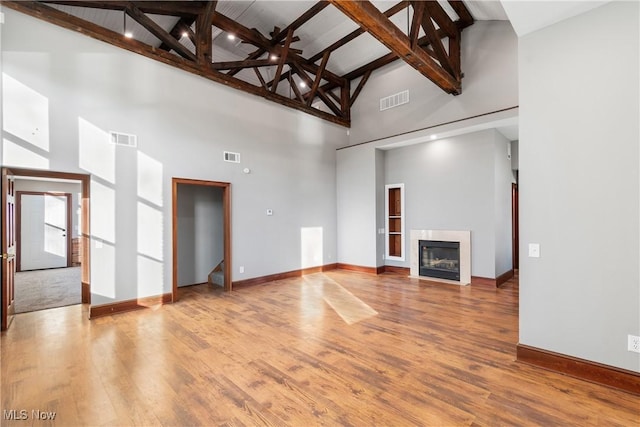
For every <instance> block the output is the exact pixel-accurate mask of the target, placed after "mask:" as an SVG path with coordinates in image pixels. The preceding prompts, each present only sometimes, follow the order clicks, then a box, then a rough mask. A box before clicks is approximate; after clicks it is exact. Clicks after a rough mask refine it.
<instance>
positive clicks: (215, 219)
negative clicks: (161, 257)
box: [172, 178, 231, 302]
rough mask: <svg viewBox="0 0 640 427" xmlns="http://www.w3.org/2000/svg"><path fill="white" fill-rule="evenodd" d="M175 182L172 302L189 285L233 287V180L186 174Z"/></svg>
mask: <svg viewBox="0 0 640 427" xmlns="http://www.w3.org/2000/svg"><path fill="white" fill-rule="evenodd" d="M172 184H173V185H172V191H173V197H172V200H173V215H172V216H173V302H176V301H177V300H178V298H179V295H178V288H179V287H181V286H186V285H194V284H201V283H211V284H212V285H214V286H216V285H219V286H222V287H223V288H224V290H225V291H230V290H231V225H230V223H231V218H230V212H231V207H230V200H231V197H230V192H231V184H229V183H225V182H217V181H202V180H192V179H183V178H173V179H172ZM216 277H219V280H218V279H216Z"/></svg>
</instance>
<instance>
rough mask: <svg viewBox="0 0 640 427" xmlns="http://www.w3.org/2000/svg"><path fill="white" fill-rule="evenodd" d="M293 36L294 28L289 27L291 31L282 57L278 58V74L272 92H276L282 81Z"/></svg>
mask: <svg viewBox="0 0 640 427" xmlns="http://www.w3.org/2000/svg"><path fill="white" fill-rule="evenodd" d="M292 38H293V28H290V29H289V33H288V34H287V38H286V41H285V42H284V47H283V49H282V51H280V58H278V66H277V67H276V74H275V77H274V79H273V81H274V82H275V84H274V85H273V86H271V92H273V93H275V92H276V90H278V82H279V81H280V75H281V74H282V68H283V67H284V63H285V61H286V60H287V57H288V56H289V45H291V39H292Z"/></svg>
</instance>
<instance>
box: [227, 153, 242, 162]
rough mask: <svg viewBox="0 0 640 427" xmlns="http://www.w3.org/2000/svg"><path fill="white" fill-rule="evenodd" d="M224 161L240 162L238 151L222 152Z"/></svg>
mask: <svg viewBox="0 0 640 427" xmlns="http://www.w3.org/2000/svg"><path fill="white" fill-rule="evenodd" d="M224 161H225V162H229V163H240V153H232V152H231V151H225V152H224Z"/></svg>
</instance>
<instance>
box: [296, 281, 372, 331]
mask: <svg viewBox="0 0 640 427" xmlns="http://www.w3.org/2000/svg"><path fill="white" fill-rule="evenodd" d="M304 280H305V282H306V283H308V284H310V285H313V286H315V287H316V290H318V291H320V292H321V296H322V298H323V299H324V301H325V302H326V303H327V304H328V305H329V306H330V307H331V308H333V310H334V311H335V312H336V313H337V314H338V316H340V318H342V320H344V321H345V323H347V325H353V324H354V323H358V322H360V321H362V320H365V319H369V318H371V317H373V316H377V315H378V312H377V311H375V310H374V309H373V308H371V307H369V306H368V305H367V304H366V303H365V302H363V301H362V300H361V299H360V298H358V297H356V296H355V295H353V294H352V293H351V292H349V291H348V290H346V289H345V288H344V287H342V286H341V285H340V284H339V283H338V282H336V281H335V280H333V279H331V278H329V277H327V276H324V275H322V276H318V277H317V278H315V277H311V276H305V277H304Z"/></svg>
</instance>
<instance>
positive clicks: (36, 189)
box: [2, 168, 91, 330]
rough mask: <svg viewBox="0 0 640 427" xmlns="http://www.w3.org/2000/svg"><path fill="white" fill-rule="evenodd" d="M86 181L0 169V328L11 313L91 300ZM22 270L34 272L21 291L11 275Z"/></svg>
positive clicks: (74, 176)
mask: <svg viewBox="0 0 640 427" xmlns="http://www.w3.org/2000/svg"><path fill="white" fill-rule="evenodd" d="M90 181H91V177H90V176H89V175H86V174H77V173H67V172H53V171H44V170H32V169H18V168H2V202H3V203H2V204H3V206H4V209H5V213H6V214H5V215H3V217H2V251H3V252H2V253H3V262H2V297H3V299H2V329H3V330H5V329H7V328H8V327H9V325H10V324H11V321H12V320H13V315H14V314H15V313H16V312H24V311H34V310H42V309H47V308H54V307H60V306H63V305H70V304H72V303H73V304H76V303H77V304H80V303H82V304H90V303H91V283H90V247H89V199H90ZM74 193H75V194H74ZM27 271H29V272H34V273H38V274H32V275H31V276H32V277H30V278H28V280H29V281H30V283H29V284H28V286H29V287H28V288H25V289H24V290H25V292H27V293H26V294H21V292H20V289H18V292H16V284H17V285H18V286H21V285H23V284H24V282H22V279H23V278H22V277H18V276H17V274H18V275H21V274H25V275H26V274H30V273H27ZM52 272H53V273H52ZM49 273H52V274H51V275H50V274H49ZM54 276H55V277H54ZM25 279H27V278H26V277H25ZM56 283H57V284H58V285H59V287H58V288H57V289H54V286H53V285H52V284H56ZM58 291H59V292H58ZM21 295H22V296H21ZM22 298H24V299H25V300H21V299H22ZM26 299H28V300H29V301H26ZM21 303H23V304H21ZM21 305H23V306H26V307H27V308H26V309H25V308H24V307H23V308H22V309H21V308H20V306H21ZM17 307H18V310H16V308H17Z"/></svg>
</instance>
